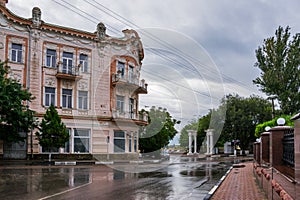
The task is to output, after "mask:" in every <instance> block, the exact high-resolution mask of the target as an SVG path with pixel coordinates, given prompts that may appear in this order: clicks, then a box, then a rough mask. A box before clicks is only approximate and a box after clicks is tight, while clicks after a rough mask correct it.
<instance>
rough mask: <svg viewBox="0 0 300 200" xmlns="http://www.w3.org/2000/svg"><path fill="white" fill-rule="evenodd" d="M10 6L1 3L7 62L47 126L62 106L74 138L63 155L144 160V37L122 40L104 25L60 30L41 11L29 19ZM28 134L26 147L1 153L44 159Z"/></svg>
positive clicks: (127, 34)
mask: <svg viewBox="0 0 300 200" xmlns="http://www.w3.org/2000/svg"><path fill="white" fill-rule="evenodd" d="M6 3H7V0H0V59H1V60H2V61H4V60H8V65H9V66H10V67H11V71H10V73H9V75H8V76H9V77H12V78H14V79H16V80H18V81H19V82H20V83H21V84H23V86H24V87H25V88H28V89H29V91H30V92H31V93H32V95H33V96H34V97H35V99H34V100H33V101H32V102H31V103H29V106H30V108H31V109H32V110H34V111H36V116H37V117H38V118H39V121H41V119H42V117H43V115H44V114H45V111H46V109H47V108H48V107H49V106H50V105H51V104H54V105H55V107H56V109H57V111H58V113H59V115H60V117H61V118H62V120H63V122H64V123H65V125H66V126H67V128H68V130H69V133H70V141H69V142H68V143H66V145H65V148H62V149H57V150H55V151H57V152H60V153H70V154H82V153H88V154H93V155H94V156H97V155H99V156H101V155H103V154H104V155H105V154H107V153H109V154H130V155H132V156H136V155H137V152H138V131H139V127H140V126H145V125H146V124H147V116H146V114H142V115H140V114H139V112H138V107H139V94H147V84H146V83H145V81H144V80H140V72H141V67H142V60H143V58H144V52H143V46H142V43H141V40H140V38H139V36H138V34H137V32H136V31H134V30H123V33H124V36H123V37H121V38H115V37H111V36H109V35H107V34H106V27H105V25H104V24H103V23H99V24H98V25H97V27H96V32H94V33H90V32H86V31H82V30H76V29H73V28H67V27H62V26H58V25H53V24H49V23H46V22H44V21H43V20H42V13H41V10H40V9H39V8H37V7H35V8H33V9H32V18H30V19H24V18H22V17H19V16H16V15H15V14H13V13H12V12H10V11H9V10H8V9H7V8H6V7H5V5H6ZM27 135H28V140H27V142H26V143H25V144H21V145H19V146H18V145H17V146H14V147H12V146H11V145H10V146H9V145H8V146H6V145H5V144H3V141H0V154H3V153H5V151H6V150H7V151H11V150H18V151H19V152H17V153H16V154H19V155H21V157H22V155H23V157H24V154H25V155H26V154H27V155H28V154H31V153H33V154H40V153H43V152H44V151H43V148H42V147H41V146H39V145H38V141H37V140H36V139H35V130H34V131H32V133H28V134H27ZM22 145H23V146H25V147H24V148H23V147H21V146H22ZM24 149H25V150H24ZM130 155H126V156H127V157H128V156H130Z"/></svg>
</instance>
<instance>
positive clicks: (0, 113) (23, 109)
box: [0, 62, 34, 142]
mask: <svg viewBox="0 0 300 200" xmlns="http://www.w3.org/2000/svg"><path fill="white" fill-rule="evenodd" d="M8 73H9V67H8V66H7V64H6V63H5V62H0V140H3V141H5V142H18V141H22V140H25V138H26V137H22V136H20V134H19V133H20V132H28V131H29V130H30V129H31V128H33V127H34V111H32V110H30V109H29V107H28V106H27V103H29V102H30V101H31V100H32V99H33V97H32V95H31V93H29V92H28V91H27V90H26V89H24V88H23V86H22V85H21V84H20V83H19V82H17V81H16V80H13V79H11V78H7V74H8Z"/></svg>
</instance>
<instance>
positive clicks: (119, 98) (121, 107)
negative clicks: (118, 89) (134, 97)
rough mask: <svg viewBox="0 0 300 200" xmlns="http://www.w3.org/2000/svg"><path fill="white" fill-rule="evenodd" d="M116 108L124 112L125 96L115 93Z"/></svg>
mask: <svg viewBox="0 0 300 200" xmlns="http://www.w3.org/2000/svg"><path fill="white" fill-rule="evenodd" d="M116 110H117V111H120V112H121V113H124V112H125V96H121V95H117V97H116Z"/></svg>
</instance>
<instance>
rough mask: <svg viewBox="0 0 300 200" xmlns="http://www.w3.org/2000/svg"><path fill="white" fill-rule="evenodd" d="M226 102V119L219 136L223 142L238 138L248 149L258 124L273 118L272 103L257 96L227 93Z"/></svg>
mask: <svg viewBox="0 0 300 200" xmlns="http://www.w3.org/2000/svg"><path fill="white" fill-rule="evenodd" d="M222 104H226V107H227V110H226V120H225V124H224V127H223V130H222V133H221V136H220V138H219V140H220V141H222V142H223V143H224V142H226V141H231V140H235V139H238V140H240V147H241V148H242V149H244V150H245V149H247V148H248V147H249V144H250V143H251V142H254V141H255V139H256V137H255V134H254V133H255V127H256V125H257V124H260V123H262V122H265V121H268V120H270V119H271V118H272V108H271V103H270V102H269V101H267V100H265V99H262V98H260V97H257V96H250V97H248V98H243V97H240V96H238V95H235V96H233V95H227V96H226V97H225V98H223V100H222Z"/></svg>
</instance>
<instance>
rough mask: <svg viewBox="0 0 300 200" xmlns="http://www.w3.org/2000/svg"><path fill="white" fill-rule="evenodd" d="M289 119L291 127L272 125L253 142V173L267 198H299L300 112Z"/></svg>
mask: <svg viewBox="0 0 300 200" xmlns="http://www.w3.org/2000/svg"><path fill="white" fill-rule="evenodd" d="M292 119H293V120H294V122H295V128H292V127H288V126H277V127H274V128H272V129H270V130H269V131H268V132H265V133H262V134H261V140H260V141H259V142H256V143H254V145H253V152H254V160H255V163H254V172H255V175H256V178H257V180H258V183H259V184H260V186H261V187H262V188H263V190H264V191H265V192H266V194H267V196H268V199H300V186H299V185H300V113H299V114H298V115H296V116H295V117H293V118H292ZM296 147H298V148H296Z"/></svg>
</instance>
